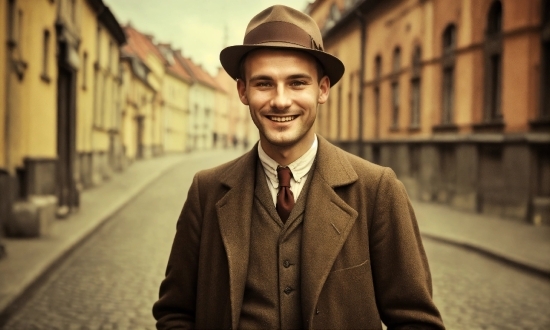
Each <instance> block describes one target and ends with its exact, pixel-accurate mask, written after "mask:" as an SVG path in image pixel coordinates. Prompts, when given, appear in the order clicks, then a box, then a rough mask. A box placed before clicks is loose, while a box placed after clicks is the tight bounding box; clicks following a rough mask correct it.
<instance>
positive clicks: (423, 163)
mask: <svg viewBox="0 0 550 330" xmlns="http://www.w3.org/2000/svg"><path fill="white" fill-rule="evenodd" d="M549 7H550V6H549V5H548V3H547V1H542V0H529V1H519V0H502V1H498V0H482V1H471V0H460V1H451V0H392V1H376V0H364V1H353V0H349V1H339V0H332V1H331V0H325V1H319V0H317V1H315V2H313V3H311V4H310V5H309V6H308V8H307V9H306V11H307V12H308V13H310V14H311V15H312V17H314V19H315V20H316V21H317V22H318V24H319V25H320V27H321V29H322V31H323V33H324V38H325V46H326V49H327V51H329V52H331V53H333V54H335V55H338V56H339V57H340V58H342V60H343V61H344V63H345V64H346V74H345V76H344V77H343V79H342V81H341V83H339V84H338V85H337V86H335V88H334V89H333V90H332V95H331V98H332V100H331V102H330V103H329V104H327V105H325V106H323V109H322V110H321V116H320V118H319V123H318V126H319V132H320V134H322V135H326V136H327V137H328V138H329V139H331V140H332V141H334V142H336V143H338V144H340V145H341V146H342V147H344V148H346V149H348V150H350V151H352V152H354V153H357V154H359V155H361V156H362V157H364V158H366V159H369V160H372V161H374V162H376V163H380V164H382V165H386V166H390V167H392V168H393V169H394V170H395V171H396V173H397V174H398V176H399V177H400V178H401V179H402V181H403V182H404V183H405V185H406V186H407V190H408V192H409V194H410V195H411V197H413V198H417V199H420V200H424V201H432V202H439V203H444V204H448V205H450V206H452V207H455V208H459V209H464V210H469V211H472V212H481V213H485V214H492V215H497V216H500V217H503V218H511V219H517V220H519V221H527V222H530V223H534V224H541V223H544V224H550V179H549V173H550V161H549V157H550V156H548V155H550V150H549V146H550V133H549V132H550V121H549V115H548V114H549V110H548V103H549V101H548V98H549V96H548V95H549V94H550V93H549V92H548V91H549V90H550V88H549V82H548V80H549V78H548V77H549V74H548V63H549V62H550V59H549V52H548V40H549V37H548V36H549V33H548V31H549V28H548V17H549V16H550V15H549V14H548V12H549V10H550V9H549ZM349 53H352V54H349Z"/></svg>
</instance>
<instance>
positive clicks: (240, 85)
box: [237, 79, 248, 105]
mask: <svg viewBox="0 0 550 330" xmlns="http://www.w3.org/2000/svg"><path fill="white" fill-rule="evenodd" d="M237 92H239V99H241V102H242V103H243V104H244V105H248V97H247V96H246V84H245V82H244V81H243V80H242V79H237Z"/></svg>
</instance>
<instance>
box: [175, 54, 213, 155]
mask: <svg viewBox="0 0 550 330" xmlns="http://www.w3.org/2000/svg"><path fill="white" fill-rule="evenodd" d="M178 59H179V60H180V62H181V64H182V65H183V67H184V68H185V69H186V70H187V72H189V74H190V75H191V77H193V81H194V83H193V85H191V88H190V90H189V109H190V114H189V126H188V130H187V132H188V138H187V142H188V147H187V149H188V150H207V149H211V148H212V147H213V146H214V124H215V111H216V109H215V107H216V92H217V90H218V87H217V83H216V81H215V80H214V78H212V76H210V74H208V73H207V72H206V71H204V69H203V68H202V67H201V66H200V65H197V64H195V63H193V61H191V59H190V58H185V57H183V56H180V57H178Z"/></svg>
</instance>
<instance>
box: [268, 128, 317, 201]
mask: <svg viewBox="0 0 550 330" xmlns="http://www.w3.org/2000/svg"><path fill="white" fill-rule="evenodd" d="M317 146H318V142H317V135H315V140H314V141H313V144H312V145H311V148H309V150H308V151H306V152H305V153H304V154H303V155H302V156H300V158H298V159H296V160H295V161H294V162H292V163H291V164H289V165H288V168H290V171H292V178H291V179H290V190H291V191H292V194H293V195H294V201H296V200H298V196H299V195H300V192H301V191H302V188H303V187H304V184H305V182H306V180H307V175H308V173H309V170H310V169H311V166H312V165H313V161H314V160H315V156H316V155H317ZM258 156H259V157H260V161H261V162H262V167H263V168H264V172H265V178H266V179H267V186H268V187H269V191H270V192H271V197H273V204H275V205H277V193H278V192H279V178H278V176H277V167H278V166H281V165H279V164H278V163H277V162H276V161H274V160H273V159H272V158H271V157H269V156H268V155H267V154H266V153H265V151H264V150H263V149H262V144H261V143H258Z"/></svg>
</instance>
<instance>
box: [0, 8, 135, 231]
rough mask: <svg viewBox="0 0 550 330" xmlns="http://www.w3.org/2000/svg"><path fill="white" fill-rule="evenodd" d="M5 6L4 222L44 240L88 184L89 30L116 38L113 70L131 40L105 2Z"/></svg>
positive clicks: (1, 67) (1, 32)
mask: <svg viewBox="0 0 550 330" xmlns="http://www.w3.org/2000/svg"><path fill="white" fill-rule="evenodd" d="M0 8H1V9H0V15H2V18H3V19H2V21H3V22H6V24H2V28H1V29H0V37H1V38H2V42H1V44H2V46H0V47H1V48H0V54H1V56H2V64H0V72H1V74H2V78H1V79H0V90H1V92H0V93H1V94H0V95H1V96H2V104H1V106H0V113H1V118H2V119H1V120H0V122H1V126H0V132H1V134H0V135H1V136H2V138H1V139H0V151H1V152H0V154H1V156H0V168H1V170H0V191H1V194H2V198H1V200H2V202H0V204H1V205H0V224H1V227H2V228H3V229H5V230H4V231H5V233H6V234H8V235H12V236H40V235H43V234H47V233H48V231H49V227H50V226H51V224H52V221H53V219H54V218H55V217H56V216H57V217H65V216H67V215H68V214H69V213H70V212H71V210H73V209H75V208H78V207H79V196H80V190H81V189H82V188H83V186H84V184H83V183H84V182H85V179H83V178H85V177H86V176H85V175H84V174H86V173H83V172H82V168H83V166H82V164H83V161H82V157H80V151H81V150H85V149H86V138H90V137H89V134H88V133H89V131H90V129H91V128H90V129H88V128H89V127H90V126H87V121H86V120H87V119H86V114H87V113H88V109H86V108H85V107H86V106H85V102H86V99H87V98H88V99H89V100H92V99H95V96H89V95H88V94H86V88H83V87H84V86H87V85H88V84H89V85H90V86H91V85H93V80H92V79H90V78H89V76H88V79H83V77H84V76H85V73H84V72H86V71H88V70H89V71H92V70H91V65H87V64H89V63H90V62H91V61H92V60H93V59H94V55H93V48H89V45H90V44H93V43H94V42H95V35H90V33H89V30H90V29H92V30H93V31H95V30H96V26H98V25H100V24H103V25H104V26H105V27H106V31H107V32H108V34H109V35H110V36H111V38H112V39H113V40H114V44H113V49H114V51H113V53H112V61H111V62H112V63H113V68H114V70H113V71H115V70H117V69H116V65H117V63H118V53H117V49H118V48H119V46H120V44H121V43H122V42H124V40H125V37H124V34H123V33H122V29H121V28H120V26H119V25H118V23H117V21H116V19H115V18H114V16H113V15H112V13H110V11H109V8H108V7H106V6H105V5H104V3H103V2H102V1H101V0H78V1H77V0H56V1H28V0H6V1H2V2H1V3H0ZM85 54H86V55H85ZM88 54H89V55H88ZM88 58H89V61H88V62H87V59H88ZM116 94H117V91H116V88H114V89H113V92H112V95H111V99H114V98H115V97H116ZM82 101H83V102H82ZM107 111H111V107H110V105H109V107H108V109H107ZM77 132H78V133H79V134H77Z"/></svg>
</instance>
